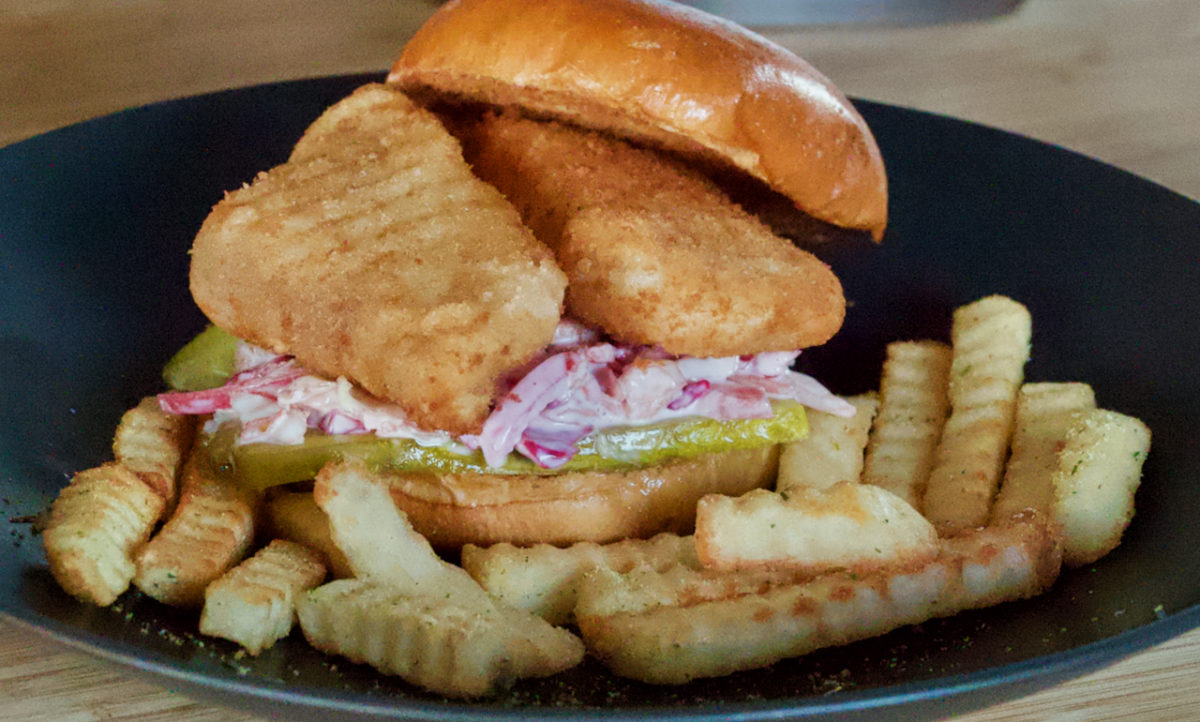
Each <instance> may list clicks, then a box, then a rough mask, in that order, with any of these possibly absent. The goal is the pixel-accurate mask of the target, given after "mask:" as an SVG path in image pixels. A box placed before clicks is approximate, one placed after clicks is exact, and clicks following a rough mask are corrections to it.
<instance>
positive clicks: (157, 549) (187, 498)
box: [133, 450, 256, 607]
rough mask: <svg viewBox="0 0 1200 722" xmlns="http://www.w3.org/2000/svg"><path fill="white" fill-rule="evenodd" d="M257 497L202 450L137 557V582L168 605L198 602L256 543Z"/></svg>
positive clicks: (190, 459) (190, 461)
mask: <svg viewBox="0 0 1200 722" xmlns="http://www.w3.org/2000/svg"><path fill="white" fill-rule="evenodd" d="M255 505H256V499H255V498H254V497H253V496H252V495H251V494H250V493H248V492H246V491H244V490H242V489H240V488H238V487H237V486H236V485H235V484H234V483H233V481H231V480H229V479H226V478H224V477H222V476H219V475H218V474H217V473H216V472H215V471H213V469H212V468H211V467H210V464H209V459H208V454H207V453H205V452H204V451H203V450H198V451H197V452H194V453H192V454H191V455H190V456H189V457H188V460H187V462H186V463H185V464H184V467H183V479H182V481H181V483H180V493H179V505H178V506H176V507H175V513H174V514H172V515H171V518H170V519H168V520H167V523H166V524H164V525H163V527H162V529H160V530H159V532H158V533H157V534H155V535H154V538H153V539H151V540H150V541H149V543H147V544H146V545H145V546H143V547H142V548H141V550H140V551H138V553H137V556H136V557H135V560H134V561H135V563H136V565H137V574H136V575H135V576H134V578H133V583H134V584H136V585H137V587H138V589H141V590H142V591H143V592H145V593H146V594H147V595H149V596H151V597H153V598H155V599H157V600H158V601H160V602H162V603H164V604H171V605H174V606H184V607H186V606H199V605H200V604H202V603H203V602H204V589H205V587H207V586H208V585H209V584H210V583H211V582H212V581H213V580H215V579H216V578H217V577H219V576H221V575H222V574H224V573H225V571H226V570H227V569H229V568H230V567H232V566H233V565H234V564H237V563H238V562H239V561H241V559H242V557H243V556H245V554H246V552H247V551H249V549H250V544H251V542H252V541H254V512H255Z"/></svg>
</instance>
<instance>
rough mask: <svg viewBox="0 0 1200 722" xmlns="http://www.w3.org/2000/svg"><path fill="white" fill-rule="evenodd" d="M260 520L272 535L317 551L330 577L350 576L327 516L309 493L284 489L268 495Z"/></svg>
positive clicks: (347, 563)
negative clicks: (331, 531) (261, 519)
mask: <svg viewBox="0 0 1200 722" xmlns="http://www.w3.org/2000/svg"><path fill="white" fill-rule="evenodd" d="M263 522H264V525H265V526H266V528H267V532H268V533H269V534H270V535H271V536H272V537H274V538H277V539H288V540H290V541H294V542H296V543H297V544H303V545H304V546H306V547H309V548H310V549H316V550H317V551H319V552H321V553H322V554H323V555H324V556H325V563H326V564H327V565H328V567H329V571H330V573H332V574H333V576H334V577H336V578H338V579H347V578H349V577H353V576H354V570H352V569H351V568H350V562H349V561H348V560H347V559H346V555H345V554H342V550H341V549H339V548H338V546H337V544H334V543H333V537H331V536H330V533H329V517H327V516H325V512H323V511H321V507H319V506H317V502H315V501H313V496H312V493H311V492H307V491H286V492H280V493H277V494H274V495H272V496H270V497H268V498H267V500H266V501H265V502H264V503H263Z"/></svg>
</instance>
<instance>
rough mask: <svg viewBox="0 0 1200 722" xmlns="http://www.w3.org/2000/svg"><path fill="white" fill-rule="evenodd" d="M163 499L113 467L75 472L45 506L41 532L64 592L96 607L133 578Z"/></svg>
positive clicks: (52, 569)
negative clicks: (139, 553) (137, 554)
mask: <svg viewBox="0 0 1200 722" xmlns="http://www.w3.org/2000/svg"><path fill="white" fill-rule="evenodd" d="M163 504H164V502H163V499H162V497H160V496H159V495H158V494H156V493H155V492H154V491H153V490H152V489H151V488H150V487H149V486H147V485H146V484H145V482H143V481H142V479H140V478H139V477H138V476H137V475H136V474H135V473H134V472H132V471H130V470H129V469H127V468H125V467H124V466H122V465H120V464H116V463H110V464H104V465H102V466H99V467H96V468H94V469H87V470H85V471H81V472H79V473H77V474H76V475H75V476H74V477H73V478H72V479H71V483H70V484H69V485H68V486H66V487H65V488H63V489H62V490H61V491H60V492H59V494H58V497H57V498H56V499H55V500H54V503H53V504H52V505H51V507H50V517H49V519H48V520H47V522H46V528H45V529H44V530H43V532H42V544H43V546H44V547H45V550H46V559H47V561H48V562H49V566H50V573H51V574H53V575H54V579H55V580H56V581H57V582H58V583H59V586H61V587H62V588H63V589H64V590H66V592H67V593H68V594H70V595H71V596H73V597H75V598H76V599H80V600H82V601H85V602H90V603H92V604H96V605H99V606H102V607H106V606H108V605H109V604H112V603H113V601H115V600H116V598H117V597H118V596H120V595H121V594H122V593H123V592H124V591H125V590H126V589H128V588H129V582H130V580H132V579H133V575H134V571H135V568H134V563H133V555H134V553H135V551H136V550H137V549H138V548H139V547H140V546H141V545H142V544H144V543H145V542H146V540H147V539H149V538H150V533H151V532H152V531H154V525H155V524H156V523H157V522H158V518H159V515H161V514H162V510H163Z"/></svg>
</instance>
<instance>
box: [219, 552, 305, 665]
mask: <svg viewBox="0 0 1200 722" xmlns="http://www.w3.org/2000/svg"><path fill="white" fill-rule="evenodd" d="M324 579H325V562H324V560H323V558H322V557H321V554H320V552H318V551H315V550H313V549H309V548H308V547H305V546H302V545H300V544H296V543H295V542H290V541H287V540H284V539H275V540H273V541H272V542H271V543H270V544H268V545H267V546H265V547H263V548H262V549H261V550H259V551H258V553H256V554H255V555H254V556H252V557H250V558H249V559H247V560H245V561H243V562H242V563H241V564H238V565H237V566H236V567H234V568H233V569H230V570H229V571H228V572H226V573H225V574H223V575H221V576H220V577H219V578H218V579H217V580H216V581H214V582H213V583H212V584H209V585H208V587H207V588H206V589H205V590H204V610H203V611H202V612H201V614H200V632H201V633H202V634H207V635H209V636H212V637H221V638H223V639H228V640H231V641H234V642H237V643H238V644H240V645H241V646H242V647H243V648H244V649H245V650H246V651H247V652H249V653H250V654H252V655H255V654H258V653H259V652H261V651H262V650H264V649H267V648H268V647H270V646H272V645H273V644H275V642H277V641H279V640H280V639H283V638H284V637H286V636H287V635H288V633H289V632H291V631H292V624H293V623H294V622H295V619H296V599H297V597H298V596H299V595H300V594H302V593H303V592H305V591H307V590H309V589H312V588H313V587H315V586H317V585H318V584H320V583H321V582H322V581H323V580H324Z"/></svg>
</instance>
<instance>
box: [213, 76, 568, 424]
mask: <svg viewBox="0 0 1200 722" xmlns="http://www.w3.org/2000/svg"><path fill="white" fill-rule="evenodd" d="M565 286H566V279H565V278H564V277H563V274H562V272H561V271H560V270H559V269H558V267H557V266H556V265H555V264H554V260H553V257H552V254H551V253H550V251H549V250H548V249H546V247H545V246H543V245H542V244H541V243H539V242H538V241H536V240H535V239H534V238H533V236H532V234H531V233H530V232H529V231H528V230H527V229H526V228H525V227H524V226H522V225H521V221H520V218H519V217H518V215H517V213H516V211H515V210H513V208H512V207H511V206H510V205H509V204H508V203H507V202H506V201H505V200H504V198H503V197H502V196H501V195H500V194H499V193H498V192H496V190H495V189H494V188H492V187H491V186H488V185H487V184H486V183H483V182H482V181H480V180H478V179H477V178H475V177H474V176H473V175H472V174H471V172H470V169H469V168H468V167H467V165H466V163H465V162H463V160H462V155H461V151H460V148H459V146H458V143H457V142H456V141H455V140H454V138H453V137H451V136H450V135H449V134H448V133H447V132H446V130H445V129H444V128H443V127H442V125H441V123H440V122H439V121H438V120H437V118H436V117H434V116H433V115H432V114H430V113H428V112H426V111H424V110H422V109H420V108H418V107H416V106H415V105H413V104H412V103H411V102H410V101H409V100H408V99H407V98H405V97H404V96H403V95H402V94H401V93H400V92H399V91H397V90H395V89H393V88H388V87H386V86H382V85H378V84H372V85H367V86H364V87H362V88H360V89H358V90H357V91H355V92H354V93H353V94H352V95H350V96H349V97H347V98H346V99H344V100H342V101H341V102H339V103H337V104H335V105H334V106H332V107H331V108H329V109H328V110H327V111H326V112H325V113H324V114H323V115H322V116H321V117H320V118H319V119H318V120H317V121H316V122H315V123H313V125H312V126H311V127H310V128H309V129H308V131H307V132H306V133H305V134H304V137H303V138H301V140H300V142H299V143H298V144H297V145H296V148H295V150H294V152H293V153H292V156H291V158H290V159H289V161H288V162H287V163H285V164H283V165H281V166H278V167H276V168H274V169H272V170H270V171H268V172H265V173H260V174H259V176H258V178H256V179H255V181H254V182H253V183H252V184H250V185H248V186H245V187H243V188H241V189H239V190H236V191H233V192H231V193H229V194H228V195H227V196H226V197H225V199H224V200H223V201H221V203H219V204H218V205H217V206H216V208H214V209H213V212H212V213H211V214H210V216H209V217H208V219H207V220H206V221H205V222H204V225H203V227H202V228H201V229H200V233H199V234H198V235H197V237H196V240H195V243H194V245H193V248H192V269H191V288H192V295H193V297H194V298H195V300H196V303H197V304H198V305H199V306H200V308H201V309H202V310H203V311H204V312H205V314H207V315H208V317H209V318H210V319H211V320H212V321H213V322H214V323H215V324H216V325H218V326H220V327H222V328H224V329H226V330H228V331H229V332H231V333H233V334H234V335H236V336H238V337H241V338H244V339H246V340H249V341H252V342H254V343H257V344H259V345H261V346H264V347H267V348H271V349H274V350H276V351H279V352H281V353H283V352H286V353H290V354H293V355H295V356H296V357H297V358H298V359H299V361H300V362H301V363H302V364H303V365H304V366H306V367H307V368H310V369H312V370H313V371H315V372H318V373H322V374H325V375H327V376H330V377H334V376H339V375H344V376H347V377H349V378H350V379H352V380H353V381H356V382H357V383H359V384H360V385H361V386H362V387H364V388H365V389H366V390H368V391H370V392H371V393H373V394H375V395H376V396H379V397H381V398H384V399H387V400H391V401H394V402H396V403H397V404H399V405H400V406H401V407H402V408H403V409H404V410H405V411H406V412H407V413H408V414H409V415H410V417H411V418H412V419H413V420H414V421H415V422H416V423H417V424H419V425H421V426H422V427H425V428H429V429H444V430H446V431H451V432H455V433H466V432H477V431H478V430H479V428H480V426H481V425H482V422H483V420H484V418H486V416H487V413H488V409H489V404H490V403H491V402H492V400H493V396H494V393H495V384H496V379H497V378H498V377H499V376H501V374H503V373H504V372H506V371H508V370H510V369H512V368H514V367H516V366H519V365H520V364H522V363H524V362H525V361H527V360H528V359H529V358H530V357H532V355H533V354H534V353H535V352H536V351H538V350H539V349H541V348H542V347H543V346H545V345H546V344H547V343H548V342H549V341H550V340H551V339H552V338H553V334H554V328H555V326H556V325H557V324H558V320H559V318H560V315H561V310H562V309H561V307H562V301H563V293H564V288H565Z"/></svg>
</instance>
